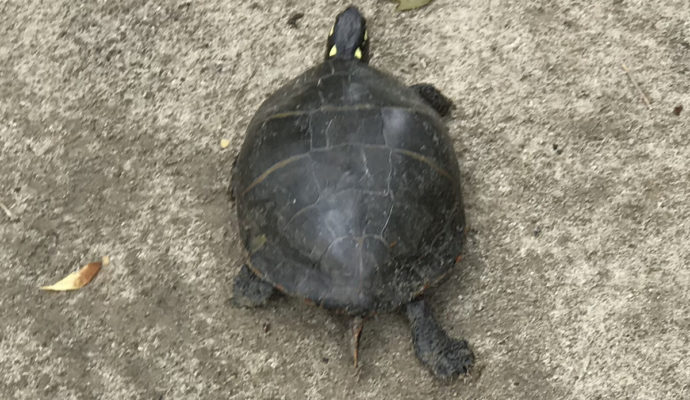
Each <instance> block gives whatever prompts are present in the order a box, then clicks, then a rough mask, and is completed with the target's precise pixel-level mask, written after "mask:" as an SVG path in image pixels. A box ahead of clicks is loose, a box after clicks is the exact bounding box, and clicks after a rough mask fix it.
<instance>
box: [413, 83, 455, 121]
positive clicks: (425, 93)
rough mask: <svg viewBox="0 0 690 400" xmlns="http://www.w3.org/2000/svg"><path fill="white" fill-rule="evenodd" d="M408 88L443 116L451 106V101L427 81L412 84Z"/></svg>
mask: <svg viewBox="0 0 690 400" xmlns="http://www.w3.org/2000/svg"><path fill="white" fill-rule="evenodd" d="M410 88H412V89H414V90H415V91H416V92H417V94H419V95H420V96H421V97H422V99H424V101H426V102H427V104H429V105H430V106H431V107H432V108H433V109H434V110H436V112H437V113H438V115H440V116H442V117H445V116H446V115H448V113H449V112H450V109H451V107H453V102H452V101H451V100H450V99H449V98H448V97H446V96H444V95H443V94H442V93H441V92H440V91H439V90H438V89H436V88H435V87H434V86H433V85H430V84H428V83H419V84H417V85H412V86H410Z"/></svg>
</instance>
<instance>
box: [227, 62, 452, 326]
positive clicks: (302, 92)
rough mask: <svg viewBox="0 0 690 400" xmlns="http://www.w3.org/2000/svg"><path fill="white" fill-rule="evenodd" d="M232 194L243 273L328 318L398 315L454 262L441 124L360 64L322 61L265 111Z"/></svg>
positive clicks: (404, 91) (447, 145)
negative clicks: (331, 313) (331, 312)
mask: <svg viewBox="0 0 690 400" xmlns="http://www.w3.org/2000/svg"><path fill="white" fill-rule="evenodd" d="M232 190H233V193H234V196H235V201H236V204H237V219H238V223H239V232H240V236H241V240H242V243H243V245H244V247H245V249H246V250H247V253H248V258H249V261H248V265H249V267H250V268H251V269H252V270H253V271H254V272H255V273H256V274H257V275H258V276H259V277H261V278H262V279H264V280H265V281H267V282H269V283H271V284H273V285H274V286H275V287H277V288H278V289H279V290H281V291H283V292H285V293H287V294H290V295H294V296H299V297H304V298H307V299H309V300H311V301H313V302H315V303H317V304H319V305H321V306H323V307H326V308H335V309H342V310H345V311H347V312H348V313H350V314H353V315H354V314H368V313H372V312H378V311H389V310H392V309H395V308H397V307H399V306H400V305H402V304H404V303H407V302H409V301H410V300H411V299H412V298H414V297H415V296H417V295H418V294H420V293H421V292H422V291H423V290H424V289H426V288H427V287H428V286H430V285H431V284H433V283H435V282H436V281H437V280H439V279H440V278H442V277H443V276H444V275H445V274H446V273H447V272H448V271H449V269H450V268H451V267H452V266H453V265H454V263H455V260H456V257H457V256H458V255H459V254H460V251H461V246H462V236H463V227H464V213H463V207H462V197H461V190H460V181H459V170H458V163H457V159H456V157H455V154H454V152H453V146H452V143H451V141H450V139H449V137H448V135H447V130H446V128H445V126H444V124H443V123H442V121H441V120H440V117H439V116H438V114H437V113H436V112H435V111H434V110H433V109H432V108H431V107H429V106H428V105H427V104H426V103H425V102H424V100H422V98H421V97H420V96H419V95H417V93H416V92H415V91H414V90H412V89H410V88H408V87H407V86H404V85H403V84H401V83H400V82H399V81H397V80H396V79H394V78H392V77H391V76H389V75H388V74H385V73H383V72H381V71H378V70H376V69H374V68H372V67H370V66H368V65H366V64H364V63H361V62H358V61H342V60H332V61H326V62H324V63H322V64H320V65H318V66H316V67H314V68H312V69H310V70H308V71H307V72H305V73H304V74H302V75H301V76H299V77H297V78H296V79H294V80H293V81H291V82H289V83H288V84H286V85H285V86H284V87H282V88H281V89H279V90H278V91H276V92H275V93H274V94H273V95H272V96H270V97H269V98H268V99H267V100H266V101H265V102H264V103H263V104H262V105H261V107H260V108H259V110H258V111H257V113H256V115H255V116H254V118H253V120H252V121H251V123H250V124H249V127H248V129H247V135H246V138H245V141H244V144H243V145H242V148H241V150H240V153H239V156H238V159H237V163H236V165H235V169H234V173H233V183H232Z"/></svg>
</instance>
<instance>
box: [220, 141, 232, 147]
mask: <svg viewBox="0 0 690 400" xmlns="http://www.w3.org/2000/svg"><path fill="white" fill-rule="evenodd" d="M228 146H230V141H229V140H228V139H221V140H220V148H221V149H227V148H228Z"/></svg>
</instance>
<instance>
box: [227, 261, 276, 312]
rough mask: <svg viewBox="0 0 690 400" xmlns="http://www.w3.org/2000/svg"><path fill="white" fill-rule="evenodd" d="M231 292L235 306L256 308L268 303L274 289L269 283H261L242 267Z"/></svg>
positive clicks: (247, 268)
mask: <svg viewBox="0 0 690 400" xmlns="http://www.w3.org/2000/svg"><path fill="white" fill-rule="evenodd" d="M232 292H233V297H232V301H233V303H234V304H235V305H236V306H240V307H258V306H263V305H264V304H266V302H268V299H269V298H270V297H271V295H273V292H275V288H273V285H271V284H270V283H268V282H265V281H262V280H261V278H259V277H258V276H256V274H255V273H253V272H252V271H251V270H250V269H249V267H247V266H246V265H243V266H242V268H241V269H240V273H239V274H237V276H236V277H235V282H234V284H233V286H232Z"/></svg>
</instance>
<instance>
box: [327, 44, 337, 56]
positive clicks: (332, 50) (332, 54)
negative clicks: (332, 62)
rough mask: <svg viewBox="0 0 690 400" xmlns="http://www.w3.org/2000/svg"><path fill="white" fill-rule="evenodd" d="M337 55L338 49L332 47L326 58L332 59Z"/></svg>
mask: <svg viewBox="0 0 690 400" xmlns="http://www.w3.org/2000/svg"><path fill="white" fill-rule="evenodd" d="M336 54H338V49H337V48H336V47H335V45H333V47H331V51H329V52H328V57H333V56H334V55H336Z"/></svg>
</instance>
